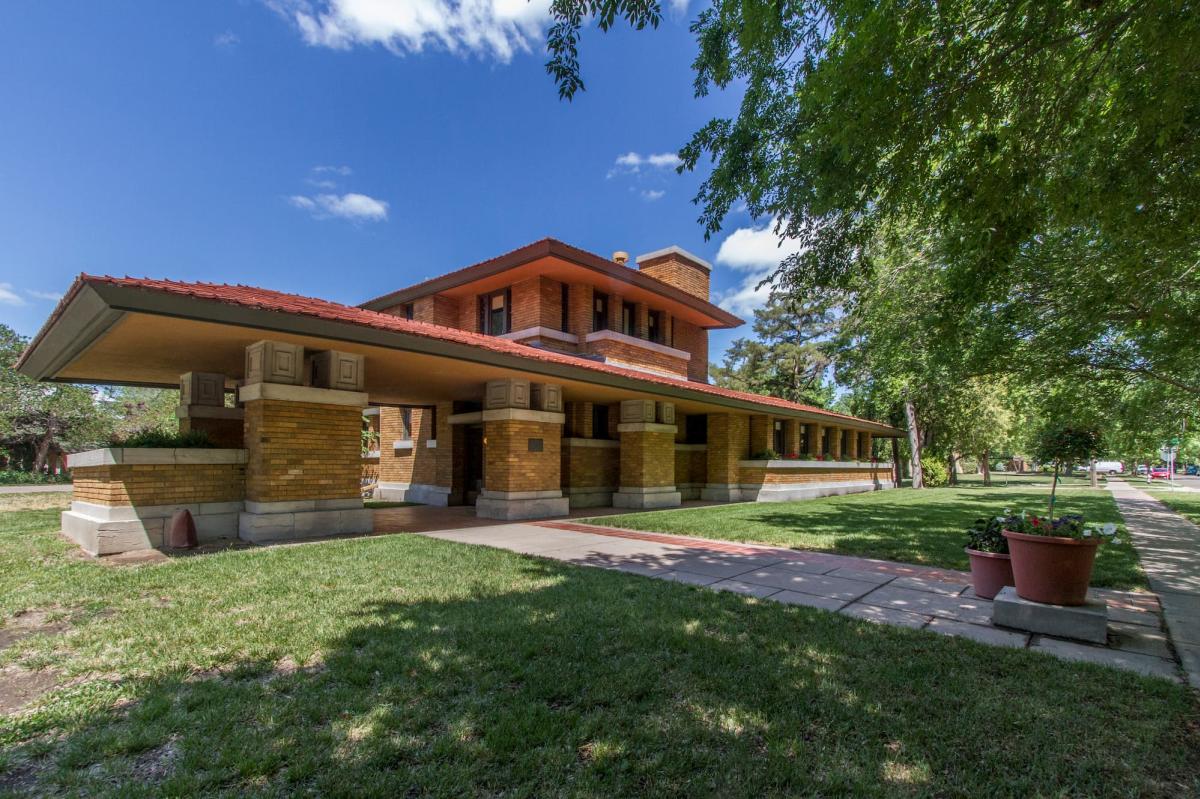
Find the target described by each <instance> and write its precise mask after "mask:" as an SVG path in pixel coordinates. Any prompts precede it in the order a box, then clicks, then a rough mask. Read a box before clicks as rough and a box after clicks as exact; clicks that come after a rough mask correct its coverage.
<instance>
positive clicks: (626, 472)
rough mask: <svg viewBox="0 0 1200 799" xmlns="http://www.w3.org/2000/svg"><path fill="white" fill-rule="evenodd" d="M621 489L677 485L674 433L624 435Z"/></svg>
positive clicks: (632, 433) (641, 432) (622, 442)
mask: <svg viewBox="0 0 1200 799" xmlns="http://www.w3.org/2000/svg"><path fill="white" fill-rule="evenodd" d="M621 485H622V486H629V487H631V488H649V487H653V486H672V485H675V433H674V432H673V431H672V432H670V433H656V432H655V433H652V432H649V431H637V432H628V433H621Z"/></svg>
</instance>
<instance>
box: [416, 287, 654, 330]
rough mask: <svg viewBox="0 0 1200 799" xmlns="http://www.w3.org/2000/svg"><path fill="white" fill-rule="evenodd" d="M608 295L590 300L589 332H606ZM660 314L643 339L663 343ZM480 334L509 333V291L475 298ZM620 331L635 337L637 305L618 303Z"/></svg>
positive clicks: (565, 317)
mask: <svg viewBox="0 0 1200 799" xmlns="http://www.w3.org/2000/svg"><path fill="white" fill-rule="evenodd" d="M569 299H570V297H569V289H568V286H567V285H566V284H565V283H564V284H563V285H562V318H561V320H560V324H559V329H560V330H563V331H564V332H565V331H566V330H568V329H569V327H570V302H569ZM609 305H610V303H609V298H608V295H607V294H594V295H593V299H592V330H593V331H596V330H608V329H609V327H610V325H609V320H610V316H609V314H610V313H611V310H610V307H609ZM404 313H405V317H406V318H408V319H412V304H411V303H410V304H408V305H406V306H404ZM664 318H665V317H664V315H663V312H662V311H650V312H649V313H648V314H647V317H646V339H647V340H649V341H653V342H654V343H656V344H664V343H666V342H665V338H666V336H665V333H666V325H665V323H664ZM478 324H479V332H481V333H486V334H487V335H489V336H501V335H504V334H505V333H511V332H512V289H507V288H506V289H501V290H499V291H493V292H492V293H490V294H481V295H479V298H478ZM619 330H620V332H622V333H624V334H625V335H627V336H635V337H636V336H637V306H636V305H634V303H632V302H622V303H621V325H620V327H619Z"/></svg>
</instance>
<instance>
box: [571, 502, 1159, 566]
mask: <svg viewBox="0 0 1200 799" xmlns="http://www.w3.org/2000/svg"><path fill="white" fill-rule="evenodd" d="M1048 499H1049V493H1048V492H1047V491H1043V490H1040V489H1037V488H1021V487H1015V488H1014V487H1009V488H984V487H983V486H982V485H976V486H964V487H960V488H931V489H926V490H924V491H914V490H912V489H910V488H900V489H895V490H891V491H876V492H873V493H869V494H851V495H849V496H844V497H828V498H825V499H817V500H807V501H804V502H757V503H755V502H750V503H741V504H736V505H720V506H709V507H699V508H687V509H684V510H675V511H655V512H650V513H633V514H624V515H620V516H604V517H600V518H596V519H589V520H588V521H589V522H590V523H593V524H601V525H609V526H613V527H627V528H631V529H634V530H651V531H655V532H661V533H677V534H681V535H695V536H701V537H704V538H721V539H726V540H729V541H743V542H747V543H757V544H770V545H772V546H782V547H791V548H794V549H810V550H819V551H823V552H837V553H840V554H843V555H858V556H861V557H871V558H882V559H884V560H896V561H901V562H904V563H919V564H924V565H928V566H941V567H943V568H950V569H963V570H965V569H967V568H968V563H967V556H966V554H965V553H964V552H963V546H964V545H965V543H966V540H965V538H966V536H965V534H964V532H963V531H964V530H965V529H966V528H967V527H968V526H969V525H970V524H971V522H972V521H973V520H975V519H977V518H979V517H982V516H989V515H995V514H1000V513H1002V512H1003V511H1004V510H1005V509H1010V510H1012V511H1014V512H1016V511H1020V510H1022V509H1025V510H1028V511H1030V512H1036V513H1045V512H1046V502H1047V500H1048ZM1055 513H1056V514H1058V513H1082V514H1084V516H1085V518H1086V519H1087V520H1088V521H1093V522H1114V523H1117V524H1121V517H1120V514H1119V513H1118V512H1117V506H1116V504H1115V503H1114V502H1113V500H1112V496H1111V495H1110V494H1109V493H1108V492H1107V491H1104V490H1093V489H1088V488H1077V489H1070V490H1064V491H1062V492H1061V493H1060V494H1059V499H1058V501H1057V502H1056V504H1055ZM1092 582H1093V584H1094V585H1097V586H1106V587H1111V588H1142V587H1145V586H1146V577H1145V575H1144V574H1143V573H1142V571H1141V569H1140V567H1139V566H1138V561H1137V554H1136V553H1135V552H1134V551H1133V548H1132V547H1131V546H1128V545H1125V546H1106V547H1102V548H1101V550H1100V552H1099V553H1098V555H1097V557H1096V570H1095V572H1094V575H1093V578H1092Z"/></svg>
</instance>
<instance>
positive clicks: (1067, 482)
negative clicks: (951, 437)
mask: <svg viewBox="0 0 1200 799" xmlns="http://www.w3.org/2000/svg"><path fill="white" fill-rule="evenodd" d="M1053 480H1054V475H1052V474H1049V473H1046V472H992V486H993V487H998V488H1003V487H1005V486H1044V487H1046V488H1049V487H1050V483H1051V482H1053ZM958 481H959V482H960V483H963V484H965V485H971V486H976V485H978V486H982V485H983V475H982V474H975V473H974V472H971V473H968V474H960V475H959V476H958ZM1100 482H1101V484H1103V482H1104V478H1103V477H1101V478H1100ZM1090 485H1091V481H1090V480H1089V478H1088V476H1087V475H1086V474H1083V475H1082V476H1080V475H1079V474H1073V475H1066V474H1064V475H1059V478H1058V487H1059V488H1081V487H1082V488H1086V487H1088V486H1090Z"/></svg>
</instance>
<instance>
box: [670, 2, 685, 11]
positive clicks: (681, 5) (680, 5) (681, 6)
mask: <svg viewBox="0 0 1200 799" xmlns="http://www.w3.org/2000/svg"><path fill="white" fill-rule="evenodd" d="M687 7H688V0H671V10H672V11H674V12H675V13H676V14H683V13H685V12H686V11H687Z"/></svg>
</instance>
